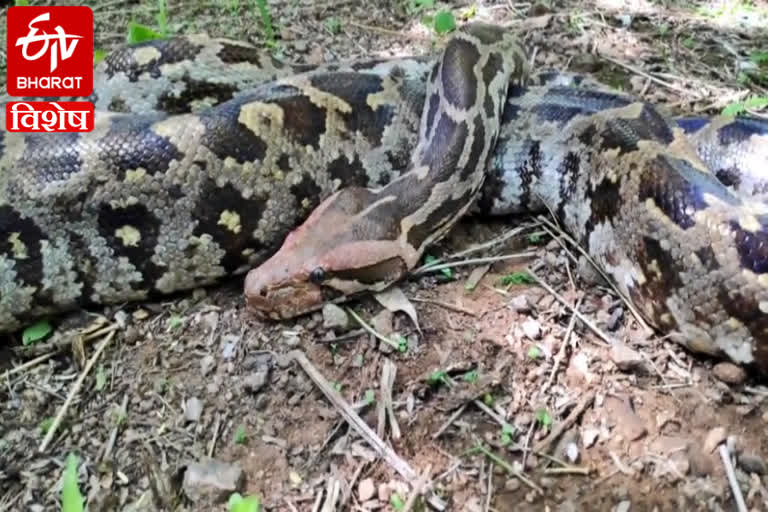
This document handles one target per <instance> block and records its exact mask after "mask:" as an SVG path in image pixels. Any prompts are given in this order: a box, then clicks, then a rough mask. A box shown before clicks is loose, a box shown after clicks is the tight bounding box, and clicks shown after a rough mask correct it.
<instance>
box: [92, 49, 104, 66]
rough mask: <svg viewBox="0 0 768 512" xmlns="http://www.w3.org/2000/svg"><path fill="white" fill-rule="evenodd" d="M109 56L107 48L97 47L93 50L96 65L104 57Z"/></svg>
mask: <svg viewBox="0 0 768 512" xmlns="http://www.w3.org/2000/svg"><path fill="white" fill-rule="evenodd" d="M106 56H107V52H106V51H105V50H101V49H99V48H96V49H95V50H93V65H94V66H95V65H96V64H98V63H99V62H101V61H103V60H104V57H106Z"/></svg>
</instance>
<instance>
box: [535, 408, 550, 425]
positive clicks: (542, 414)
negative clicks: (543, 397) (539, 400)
mask: <svg viewBox="0 0 768 512" xmlns="http://www.w3.org/2000/svg"><path fill="white" fill-rule="evenodd" d="M536 421H538V422H539V423H541V425H542V426H543V427H549V426H551V425H552V416H550V415H549V412H548V411H547V410H546V409H539V410H538V411H536Z"/></svg>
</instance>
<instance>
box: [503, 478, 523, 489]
mask: <svg viewBox="0 0 768 512" xmlns="http://www.w3.org/2000/svg"><path fill="white" fill-rule="evenodd" d="M519 488H520V480H518V479H517V478H510V479H509V480H507V481H506V482H504V490H505V491H510V492H515V491H516V490H518V489H519Z"/></svg>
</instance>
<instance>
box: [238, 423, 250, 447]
mask: <svg viewBox="0 0 768 512" xmlns="http://www.w3.org/2000/svg"><path fill="white" fill-rule="evenodd" d="M247 439H248V436H247V434H246V433H245V425H243V424H242V423H241V424H240V425H238V427H237V429H236V430H235V444H245V441H247Z"/></svg>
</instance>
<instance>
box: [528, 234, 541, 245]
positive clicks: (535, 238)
mask: <svg viewBox="0 0 768 512" xmlns="http://www.w3.org/2000/svg"><path fill="white" fill-rule="evenodd" d="M528 243H530V244H533V245H536V244H540V243H541V233H531V234H530V235H528Z"/></svg>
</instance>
